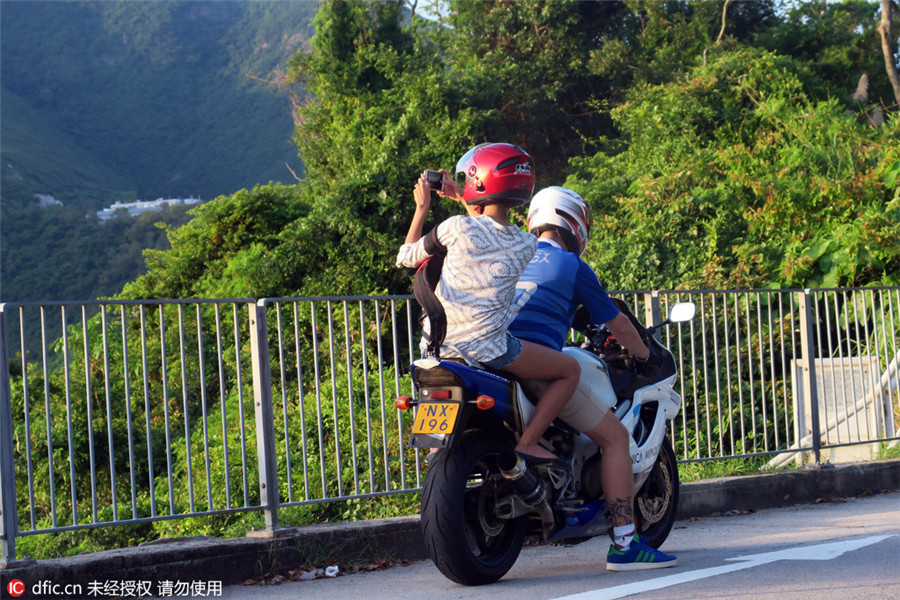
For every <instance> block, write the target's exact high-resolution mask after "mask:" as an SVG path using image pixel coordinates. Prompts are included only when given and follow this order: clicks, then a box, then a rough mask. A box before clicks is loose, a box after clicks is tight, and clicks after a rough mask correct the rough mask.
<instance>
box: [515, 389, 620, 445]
mask: <svg viewBox="0 0 900 600" xmlns="http://www.w3.org/2000/svg"><path fill="white" fill-rule="evenodd" d="M521 383H522V387H523V388H525V391H526V392H528V394H529V395H530V397H531V398H534V399H535V400H537V399H539V398H540V397H541V396H543V395H544V391H545V390H546V389H547V386H548V385H550V384H549V382H547V381H546V380H543V379H528V380H522V381H521ZM608 412H609V407H608V406H607V405H606V403H605V402H603V400H601V399H600V397H599V396H597V395H596V394H595V393H594V392H593V391H592V390H591V388H590V386H588V385H587V384H586V383H585V382H583V381H579V382H578V387H577V388H575V393H574V394H572V399H571V400H569V401H568V402H567V403H566V405H565V406H564V407H563V409H562V411H561V412H560V413H559V418H560V419H562V420H563V421H565V422H566V424H567V425H569V426H570V427H573V428H575V429H577V430H578V431H580V432H582V433H584V432H585V431H590V430H591V429H593V428H594V427H596V426H597V425H599V424H600V421H602V420H603V417H605V416H606V413H608Z"/></svg>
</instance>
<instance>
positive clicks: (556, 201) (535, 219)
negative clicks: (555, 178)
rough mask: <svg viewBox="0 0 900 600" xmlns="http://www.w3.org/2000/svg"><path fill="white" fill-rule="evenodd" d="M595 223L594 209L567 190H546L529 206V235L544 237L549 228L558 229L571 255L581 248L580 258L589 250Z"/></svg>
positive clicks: (558, 188)
mask: <svg viewBox="0 0 900 600" xmlns="http://www.w3.org/2000/svg"><path fill="white" fill-rule="evenodd" d="M591 220H592V217H591V207H589V206H588V205H587V203H586V202H585V201H584V200H583V199H582V198H581V196H579V195H578V194H576V193H575V192H573V191H572V190H570V189H567V188H564V187H559V186H555V185H554V186H550V187H548V188H544V189H542V190H541V191H539V192H538V193H537V194H535V195H534V198H532V199H531V204H530V205H529V206H528V231H529V232H531V233H534V234H535V235H540V233H541V232H542V231H543V230H545V229H547V228H550V227H552V228H555V229H557V230H558V231H560V233H561V235H562V237H563V239H564V240H565V241H566V245H567V246H569V250H570V251H574V250H575V248H576V247H577V248H578V254H579V256H580V255H581V254H583V253H584V249H585V248H586V247H587V243H588V235H589V234H590V232H591ZM539 230H541V231H539ZM569 236H571V238H570V237H569ZM573 242H574V244H573Z"/></svg>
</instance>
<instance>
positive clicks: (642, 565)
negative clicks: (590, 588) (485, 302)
mask: <svg viewBox="0 0 900 600" xmlns="http://www.w3.org/2000/svg"><path fill="white" fill-rule="evenodd" d="M590 227H591V211H590V208H589V207H588V206H587V204H586V203H585V202H584V200H583V199H582V198H581V196H579V195H578V194H577V193H575V192H573V191H572V190H569V189H566V188H562V187H556V186H552V187H548V188H545V189H543V190H541V191H540V192H538V193H537V194H535V196H534V198H533V199H532V200H531V204H530V205H529V211H528V230H529V232H531V233H533V234H535V235H537V236H538V238H539V244H538V249H537V252H536V253H535V255H534V258H532V260H531V262H530V264H529V265H528V266H527V267H526V268H525V271H524V272H523V274H522V276H521V277H520V279H519V284H518V286H517V289H516V301H515V302H516V308H517V309H518V312H517V315H516V317H515V319H514V321H513V322H512V324H511V325H510V327H509V331H510V332H511V333H512V334H513V335H515V336H517V337H519V338H521V339H524V340H528V341H531V342H535V343H538V344H542V345H545V346H549V347H551V348H554V349H557V350H560V349H561V348H562V347H563V345H564V343H565V340H566V337H567V335H568V331H569V329H570V328H571V327H572V324H573V321H574V319H575V313H576V309H577V308H578V307H579V306H584V307H585V308H586V309H587V310H588V311H589V312H590V321H591V322H592V323H598V324H599V323H603V324H605V325H606V327H607V329H609V331H610V332H611V333H612V334H613V335H614V336H615V338H616V339H617V340H618V342H619V343H620V344H621V345H622V347H624V348H625V349H626V350H628V351H629V352H630V353H631V354H632V355H633V356H634V358H635V361H636V363H637V365H638V369H639V370H643V371H645V372H646V371H652V370H653V368H654V367H655V365H656V364H657V360H658V358H659V357H658V355H657V354H656V353H655V352H653V351H651V349H654V350H655V346H654V345H652V344H651V345H649V347H648V345H647V344H645V343H644V342H643V340H642V339H641V336H640V334H639V333H638V331H637V330H636V329H635V327H634V325H633V324H632V323H631V321H630V320H629V319H628V317H627V316H626V315H624V314H623V313H621V312H619V310H618V309H617V308H616V306H615V305H614V304H613V303H612V301H611V300H610V298H609V295H608V294H607V293H606V291H605V290H604V289H603V287H602V286H601V285H600V282H599V281H598V279H597V276H596V274H595V273H594V271H593V270H592V269H591V268H590V267H589V266H588V265H587V263H585V262H584V261H583V260H582V259H581V254H582V253H583V252H584V249H585V247H586V246H587V242H588V236H589V234H590ZM528 385H530V386H531V387H532V391H537V392H539V391H540V382H533V383H532V384H528ZM560 418H561V419H562V420H563V421H565V422H566V423H567V424H568V425H570V426H571V427H574V428H575V429H577V430H579V431H581V432H583V433H584V434H585V435H587V436H588V437H589V438H590V439H591V440H592V441H593V442H594V443H595V444H597V446H598V447H599V448H600V450H601V452H602V462H601V482H602V485H603V490H604V494H605V497H606V499H607V504H608V506H609V509H610V513H611V520H612V522H613V544H611V545H610V548H609V551H608V553H607V569H608V570H611V571H629V570H639V569H655V568H664V567H671V566H675V565H676V564H678V559H677V558H676V557H675V556H673V555H670V554H665V553H663V552H660V551H659V550H657V549H655V548H653V547H652V546H649V545H648V544H647V543H646V542H645V540H644V539H643V538H641V536H639V535H638V534H637V533H636V529H635V523H634V514H633V509H632V506H633V503H634V497H633V496H634V480H633V474H632V463H631V456H630V452H629V434H628V431H627V430H626V428H625V427H624V426H623V425H622V423H621V422H620V421H619V419H617V418H616V416H615V415H614V414H612V412H611V411H609V407H608V406H607V405H606V404H605V403H604V402H603V401H602V400H601V399H600V398H599V397H598V396H597V394H595V393H594V392H593V391H592V390H591V389H590V387H588V386H586V385H579V387H578V389H577V390H576V392H575V394H574V395H573V397H572V400H570V401H569V403H568V404H567V406H566V407H565V408H564V409H563V411H562V413H561V414H560Z"/></svg>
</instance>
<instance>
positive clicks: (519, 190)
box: [456, 144, 534, 206]
mask: <svg viewBox="0 0 900 600" xmlns="http://www.w3.org/2000/svg"><path fill="white" fill-rule="evenodd" d="M460 173H463V174H464V175H465V176H466V183H465V187H464V188H463V197H464V198H465V199H466V204H470V205H474V206H483V205H485V204H493V203H495V202H505V203H507V204H509V205H511V206H517V205H519V204H525V203H526V202H528V201H529V200H530V199H531V192H533V191H534V165H533V164H532V160H531V156H529V154H528V153H527V152H525V151H524V150H522V149H521V148H519V147H518V146H514V145H513V144H479V145H478V146H475V147H474V148H472V149H471V150H469V151H468V152H466V153H465V154H464V155H463V157H462V158H460V159H459V162H457V163H456V175H457V176H458V175H459V174H460Z"/></svg>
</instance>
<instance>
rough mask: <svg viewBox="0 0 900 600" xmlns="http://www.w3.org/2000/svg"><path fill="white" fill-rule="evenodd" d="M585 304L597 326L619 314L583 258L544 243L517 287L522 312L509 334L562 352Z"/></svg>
mask: <svg viewBox="0 0 900 600" xmlns="http://www.w3.org/2000/svg"><path fill="white" fill-rule="evenodd" d="M582 304H583V305H584V306H585V307H586V308H587V309H588V310H589V311H590V314H591V322H593V323H606V322H607V321H609V320H610V319H612V318H613V317H615V316H616V315H618V314H619V309H618V308H616V305H615V304H613V303H612V300H610V298H609V294H607V293H606V290H604V289H603V286H602V285H600V281H598V280H597V274H596V273H594V271H593V269H591V268H590V267H589V266H588V265H587V263H586V262H584V261H583V260H581V257H579V256H578V255H577V254H575V253H573V252H566V251H565V250H563V249H562V248H561V247H560V246H559V245H558V244H556V243H555V242H552V241H547V240H540V242H539V243H538V249H537V252H535V254H534V257H533V258H532V259H531V262H530V263H529V264H528V266H527V267H525V271H524V272H523V273H522V276H521V277H520V278H519V283H518V285H517V286H516V297H515V307H516V309H517V310H518V312H517V314H516V317H515V319H514V320H513V322H512V324H511V325H510V326H509V332H510V333H512V334H513V335H514V336H516V337H517V338H520V339H523V340H528V341H529V342H534V343H536V344H541V345H543V346H549V347H551V348H555V349H557V350H559V349H561V348H562V347H563V344H565V341H566V338H567V336H568V332H569V328H570V327H571V326H572V320H573V319H574V318H575V310H576V309H577V308H578V307H579V306H581V305H582Z"/></svg>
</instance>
